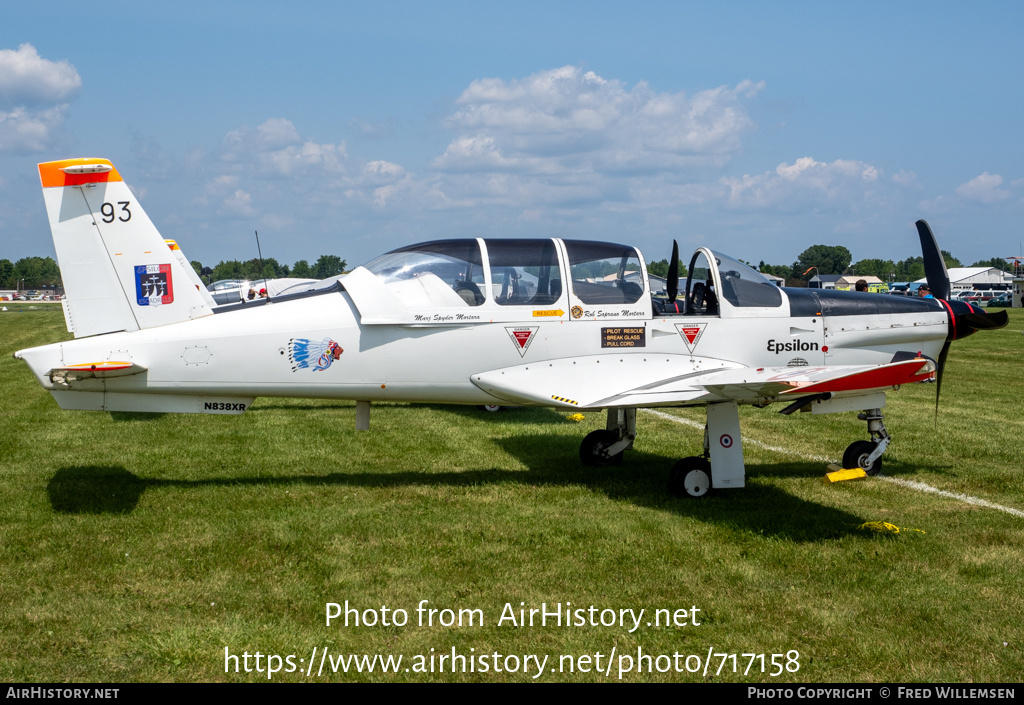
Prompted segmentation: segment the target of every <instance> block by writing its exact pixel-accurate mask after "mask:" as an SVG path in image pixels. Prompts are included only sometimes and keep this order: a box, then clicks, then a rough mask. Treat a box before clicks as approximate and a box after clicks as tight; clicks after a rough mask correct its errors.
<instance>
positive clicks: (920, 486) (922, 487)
mask: <svg viewBox="0 0 1024 705" xmlns="http://www.w3.org/2000/svg"><path fill="white" fill-rule="evenodd" d="M644 411H646V412H647V413H648V414H654V415H655V416H657V417H659V418H663V419H665V420H667V421H674V422H676V423H681V424H683V425H684V426H690V427H692V428H699V429H703V428H704V424H702V423H699V422H697V421H691V420H690V419H684V418H682V417H680V416H672V415H671V414H666V413H665V412H664V411H658V410H656V409H644ZM743 443H746V444H747V445H753V446H758V447H759V448H764V449H765V450H770V451H774V452H776V453H784V454H786V455H795V456H797V457H800V458H804V459H805V460H813V461H815V462H818V463H831V462H832V459H831V458H824V457H822V456H820V455H808V454H807V453H801V452H800V451H796V450H790V449H788V448H779V447H778V446H770V445H768V444H767V443H762V442H761V441H758V440H755V439H753V438H747V437H746V436H744V437H743ZM874 477H875V478H877V479H879V480H885V481H886V482H892V483H895V484H897V485H900V486H901V487H906V488H908V489H912V490H918V491H920V492H930V493H932V494H937V495H939V496H940V497H946V498H948V499H955V500H957V501H960V502H964V503H965V504H973V505H974V506H976V507H984V508H986V509H997V510H999V511H1001V512H1006V513H1007V514H1012V515H1013V516H1016V517H1021V518H1024V511H1021V510H1019V509H1014V508H1013V507H1004V506H1003V505H1001V504H996V503H995V502H989V501H988V500H987V499H980V498H978V497H971V496H970V495H966V494H959V493H956V492H947V491H946V490H940V489H938V488H937V487H932V486H931V485H926V484H924V483H923V482H916V481H914V480H903V479H901V478H898V477H889V476H888V475H875V476H874Z"/></svg>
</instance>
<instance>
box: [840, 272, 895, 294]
mask: <svg viewBox="0 0 1024 705" xmlns="http://www.w3.org/2000/svg"><path fill="white" fill-rule="evenodd" d="M861 279H863V280H864V281H866V282H867V283H868V291H870V292H872V293H874V294H887V293H889V285H888V284H886V283H885V282H884V281H882V280H881V279H879V278H878V277H873V276H871V275H870V274H869V275H867V276H859V275H856V274H844V275H843V276H842V277H840V278H839V279H837V280H836V289H845V290H847V291H853V290H854V289H855V288H856V286H857V282H859V281H860V280H861Z"/></svg>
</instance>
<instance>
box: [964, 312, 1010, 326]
mask: <svg viewBox="0 0 1024 705" xmlns="http://www.w3.org/2000/svg"><path fill="white" fill-rule="evenodd" d="M957 320H959V321H961V322H963V323H966V324H967V325H969V326H970V327H971V328H974V329H975V330H995V329H996V328H1003V327H1005V326H1006V325H1007V324H1008V323H1009V322H1010V315H1009V314H1008V313H1006V311H1005V310H1002V311H995V312H994V313H961V314H960V315H959V316H957Z"/></svg>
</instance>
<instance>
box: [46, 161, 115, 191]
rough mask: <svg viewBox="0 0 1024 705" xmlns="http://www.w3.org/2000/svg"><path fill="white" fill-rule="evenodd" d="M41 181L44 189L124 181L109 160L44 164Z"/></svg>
mask: <svg viewBox="0 0 1024 705" xmlns="http://www.w3.org/2000/svg"><path fill="white" fill-rule="evenodd" d="M39 179H40V181H42V183H43V188H54V187H57V188H59V187H63V186H81V185H82V184H98V183H108V182H111V181H123V180H124V179H122V178H121V175H120V174H119V173H118V171H117V169H115V168H114V165H113V164H111V163H110V161H109V160H107V159H62V160H60V161H56V162H44V163H42V164H40V165H39Z"/></svg>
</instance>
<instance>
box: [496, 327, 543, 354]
mask: <svg viewBox="0 0 1024 705" xmlns="http://www.w3.org/2000/svg"><path fill="white" fill-rule="evenodd" d="M539 328H540V326H519V327H516V328H506V329H505V330H507V331H508V337H509V338H511V339H512V342H513V343H515V346H516V350H518V351H519V357H524V356H525V355H526V350H527V349H528V348H529V347H530V343H532V342H533V337H534V335H536V333H537V331H538V330H539Z"/></svg>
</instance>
